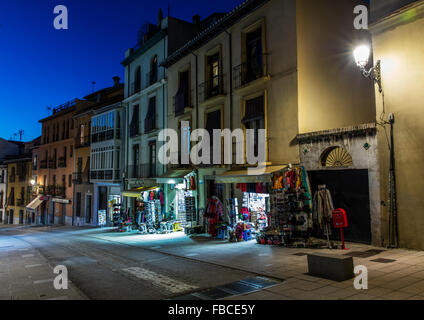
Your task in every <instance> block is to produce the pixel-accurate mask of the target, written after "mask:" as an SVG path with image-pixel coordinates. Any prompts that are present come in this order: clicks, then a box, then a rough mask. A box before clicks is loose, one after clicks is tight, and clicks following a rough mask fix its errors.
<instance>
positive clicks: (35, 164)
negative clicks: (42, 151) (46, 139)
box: [2, 154, 38, 176]
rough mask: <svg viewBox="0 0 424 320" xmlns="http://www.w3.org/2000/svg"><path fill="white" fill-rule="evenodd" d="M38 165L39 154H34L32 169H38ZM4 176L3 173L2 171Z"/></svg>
mask: <svg viewBox="0 0 424 320" xmlns="http://www.w3.org/2000/svg"><path fill="white" fill-rule="evenodd" d="M37 167H38V154H34V158H33V159H32V170H37ZM2 176H3V173H2Z"/></svg>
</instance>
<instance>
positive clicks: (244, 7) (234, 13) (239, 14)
mask: <svg viewBox="0 0 424 320" xmlns="http://www.w3.org/2000/svg"><path fill="white" fill-rule="evenodd" d="M269 1H270V0H245V1H244V2H242V3H241V4H239V5H238V6H237V7H235V8H234V9H233V10H231V11H230V12H229V13H227V14H226V15H225V16H224V17H222V18H221V19H219V20H218V21H217V22H215V23H214V24H212V25H210V26H209V27H208V28H206V29H205V30H203V31H202V32H200V33H199V34H198V35H197V36H195V37H194V38H193V39H191V40H190V41H189V42H187V43H186V44H185V45H184V46H182V47H181V48H180V49H178V50H177V51H175V52H174V53H173V54H171V55H170V56H169V57H168V58H167V59H166V60H165V61H163V62H162V63H161V66H163V67H165V68H168V67H169V66H171V65H173V64H174V63H176V62H177V61H178V60H180V59H181V58H183V57H185V56H186V55H188V54H189V53H190V52H192V51H193V50H196V49H198V48H200V47H201V46H202V45H204V44H205V43H207V42H208V41H209V40H210V39H213V38H214V37H216V36H217V35H218V34H220V33H221V32H223V31H224V30H226V29H227V28H229V27H231V26H233V25H234V24H236V23H237V22H239V21H240V20H241V19H242V18H244V17H245V16H247V15H248V14H250V13H251V12H253V11H255V10H257V9H259V8H260V7H262V6H263V5H265V4H266V3H268V2H269Z"/></svg>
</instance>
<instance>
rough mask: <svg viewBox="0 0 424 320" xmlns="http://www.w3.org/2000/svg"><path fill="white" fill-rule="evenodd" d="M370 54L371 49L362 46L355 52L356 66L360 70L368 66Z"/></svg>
mask: <svg viewBox="0 0 424 320" xmlns="http://www.w3.org/2000/svg"><path fill="white" fill-rule="evenodd" d="M370 52H371V50H370V47H369V46H367V45H361V46H359V47H357V48H356V49H355V50H354V51H353V55H354V57H355V62H356V65H357V66H358V67H359V68H365V66H366V65H367V64H368V62H369V59H370Z"/></svg>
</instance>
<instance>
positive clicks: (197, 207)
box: [191, 52, 200, 222]
mask: <svg viewBox="0 0 424 320" xmlns="http://www.w3.org/2000/svg"><path fill="white" fill-rule="evenodd" d="M191 54H192V55H193V56H194V57H195V58H196V63H195V72H196V77H195V79H196V80H195V82H196V84H195V86H196V88H195V95H196V100H195V101H196V128H199V94H198V89H199V70H198V68H199V58H198V56H197V54H195V53H194V52H191ZM196 180H197V182H196V183H197V192H196V202H197V206H196V216H197V217H198V220H200V216H199V205H200V199H199V194H200V183H199V182H200V179H199V169H196ZM198 222H199V221H198Z"/></svg>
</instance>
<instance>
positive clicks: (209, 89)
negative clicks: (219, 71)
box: [199, 75, 225, 103]
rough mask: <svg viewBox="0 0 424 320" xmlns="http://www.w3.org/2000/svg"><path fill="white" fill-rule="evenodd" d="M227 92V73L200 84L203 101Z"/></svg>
mask: <svg viewBox="0 0 424 320" xmlns="http://www.w3.org/2000/svg"><path fill="white" fill-rule="evenodd" d="M224 94H225V75H218V76H215V77H213V78H211V79H209V80H208V81H205V82H203V83H202V84H200V85H199V101H200V102H201V103H202V102H204V101H206V100H208V99H211V98H213V97H216V96H219V95H224Z"/></svg>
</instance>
